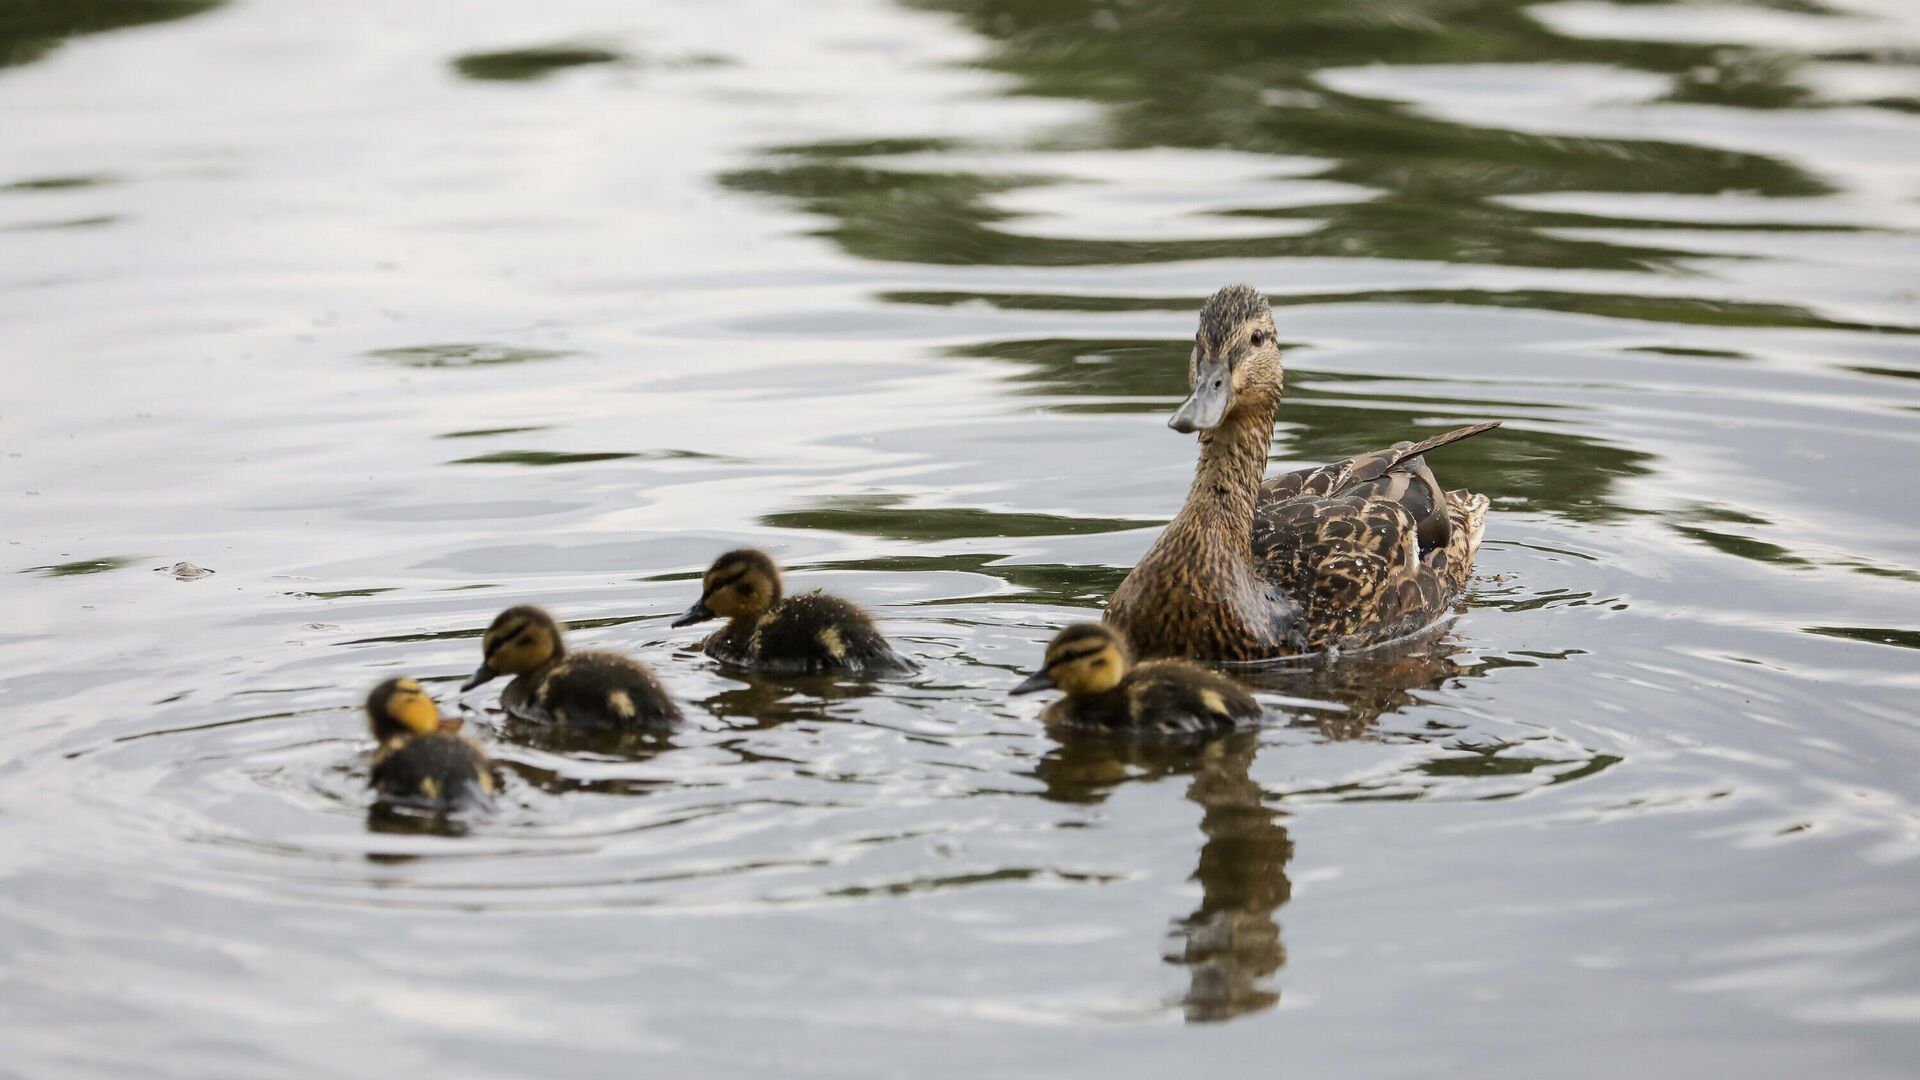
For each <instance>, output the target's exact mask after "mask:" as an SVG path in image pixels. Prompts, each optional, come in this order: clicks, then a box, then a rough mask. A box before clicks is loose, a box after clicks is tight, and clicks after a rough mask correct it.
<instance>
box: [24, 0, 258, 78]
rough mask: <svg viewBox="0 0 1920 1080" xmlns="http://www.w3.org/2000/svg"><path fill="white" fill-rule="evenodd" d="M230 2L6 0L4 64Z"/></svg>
mask: <svg viewBox="0 0 1920 1080" xmlns="http://www.w3.org/2000/svg"><path fill="white" fill-rule="evenodd" d="M224 2H225V0H5V2H4V3H0V68H4V67H12V66H14V65H16V64H30V63H32V62H33V61H35V60H38V59H40V58H41V57H43V56H46V55H47V54H48V53H50V52H52V51H53V50H55V49H57V48H59V47H60V45H61V43H62V42H64V41H66V40H67V39H68V38H75V37H79V36H81V35H82V34H98V33H102V32H104V31H107V30H122V29H125V28H127V27H130V26H142V25H144V24H146V23H156V22H167V21H169V20H171V19H183V18H186V17H187V16H189V15H198V14H200V13H201V12H203V11H210V10H212V9H214V8H216V7H219V6H220V5H221V4H222V3H224Z"/></svg>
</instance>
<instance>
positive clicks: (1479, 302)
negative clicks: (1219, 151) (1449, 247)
mask: <svg viewBox="0 0 1920 1080" xmlns="http://www.w3.org/2000/svg"><path fill="white" fill-rule="evenodd" d="M881 299H883V300H890V301H893V302H894V303H898V304H928V305H933V306H940V307H951V306H954V305H957V304H988V305H991V306H993V307H996V308H1000V309H1002V310H1005V311H1062V310H1064V311H1078V312H1088V313H1094V314H1098V313H1103V312H1116V311H1192V312H1198V311H1199V310H1200V306H1201V305H1202V304H1203V303H1205V302H1206V297H1204V296H1175V297H1132V296H1065V295H1059V294H1053V293H1047V294H1035V293H977V292H932V291H900V292H888V293H883V294H881ZM1267 299H1268V301H1269V302H1270V303H1271V304H1272V305H1273V306H1274V307H1275V308H1276V309H1277V308H1289V307H1308V306H1315V305H1325V304H1444V305H1450V306H1455V307H1491V308H1517V309H1520V310H1525V311H1560V312H1565V313H1567V314H1570V315H1598V316H1601V317H1603V318H1609V319H1633V320H1636V321H1639V322H1656V323H1674V324H1677V325H1681V326H1737V327H1750V328H1753V329H1760V330H1859V331H1866V332H1869V333H1876V334H1916V333H1920V328H1916V327H1912V326H1904V325H1900V324H1895V323H1864V322H1853V321H1849V320H1845V319H1829V318H1826V317H1825V316H1822V315H1819V314H1816V313H1815V312H1812V311H1809V310H1808V309H1806V308H1803V307H1797V306H1795V305H1792V304H1755V303H1746V302H1743V301H1739V300H1718V299H1710V298H1706V297H1694V296H1633V295H1629V294H1625V293H1590V292H1559V291H1555V290H1551V289H1376V290H1372V291H1369V292H1345V293H1283V294H1279V295H1273V296H1269V297H1268V298H1267ZM1682 355H1699V353H1698V352H1695V353H1685V354H1682Z"/></svg>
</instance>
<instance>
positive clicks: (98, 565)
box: [20, 555, 138, 577]
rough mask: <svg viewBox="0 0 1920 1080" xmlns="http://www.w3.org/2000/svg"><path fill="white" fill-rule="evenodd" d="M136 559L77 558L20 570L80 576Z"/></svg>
mask: <svg viewBox="0 0 1920 1080" xmlns="http://www.w3.org/2000/svg"><path fill="white" fill-rule="evenodd" d="M136 561H138V559H137V557H133V556H121V555H115V556H112V557H110V558H105V559H76V560H74V561H73V562H63V563H54V564H53V565H51V566H29V567H27V568H26V569H25V570H22V571H20V572H21V573H23V574H38V575H40V576H41V577H78V576H80V575H83V574H105V573H108V572H109V571H113V570H118V569H120V568H121V567H123V566H128V565H131V564H132V563H134V562H136Z"/></svg>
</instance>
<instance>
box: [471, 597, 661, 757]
mask: <svg viewBox="0 0 1920 1080" xmlns="http://www.w3.org/2000/svg"><path fill="white" fill-rule="evenodd" d="M563 632H564V631H563V628H562V627H561V625H560V624H559V623H558V622H556V621H554V618H553V616H551V615H549V614H547V613H546V612H545V611H542V610H541V609H539V608H537V607H534V606H532V605H530V604H522V605H520V606H519V607H510V608H508V609H507V610H505V611H503V612H501V613H500V615H499V616H498V617H497V618H495V619H494V620H493V625H492V626H489V627H487V633H486V636H485V637H484V638H482V639H481V643H480V647H481V649H482V650H483V655H484V657H485V659H483V660H482V661H481V663H480V669H479V670H478V671H475V672H474V673H473V678H471V679H468V680H467V682H466V685H464V686H462V687H461V688H460V691H461V693H465V692H466V691H468V690H471V689H473V688H474V687H476V686H479V685H481V684H482V683H484V682H486V681H488V680H489V679H492V678H494V677H495V676H498V675H517V676H519V678H517V679H515V680H513V682H511V683H508V684H507V688H506V690H505V691H504V692H502V693H501V695H500V705H501V707H503V708H505V709H506V710H507V712H508V713H509V714H510V715H513V716H517V717H519V718H521V719H523V720H531V721H534V722H535V723H542V724H563V725H572V726H577V727H597V728H614V729H619V730H626V731H637V730H642V729H646V728H658V727H664V726H666V725H669V724H672V723H674V722H676V721H678V720H679V719H680V706H678V705H676V704H674V701H673V699H672V698H671V697H668V696H667V692H666V690H664V689H662V688H661V686H660V683H659V682H658V681H657V680H655V679H654V677H653V672H651V671H648V670H647V667H646V665H645V664H642V663H640V661H638V660H634V659H631V658H629V657H625V656H621V655H620V654H619V653H611V652H578V653H571V652H568V651H567V646H566V642H565V641H564V640H562V637H561V635H562V633H563Z"/></svg>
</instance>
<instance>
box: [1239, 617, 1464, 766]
mask: <svg viewBox="0 0 1920 1080" xmlns="http://www.w3.org/2000/svg"><path fill="white" fill-rule="evenodd" d="M1464 651H1466V650H1465V647H1464V646H1462V645H1460V644H1459V643H1457V642H1455V641H1453V640H1452V639H1450V638H1448V637H1447V636H1446V631H1445V628H1439V629H1435V630H1432V631H1429V632H1427V633H1424V634H1421V635H1418V636H1416V637H1412V638H1408V639H1406V640H1403V641H1397V642H1393V643H1390V644H1387V645H1382V646H1380V647H1378V648H1374V649H1369V650H1367V651H1365V652H1357V653H1348V654H1346V655H1342V656H1337V657H1332V658H1328V657H1313V658H1310V659H1306V660H1295V661H1283V662H1279V663H1275V664H1270V665H1263V666H1251V665H1238V666H1234V667H1230V668H1225V669H1223V670H1225V671H1226V672H1227V673H1228V674H1230V675H1232V676H1233V677H1234V678H1236V679H1238V680H1239V681H1240V682H1241V684H1242V685H1244V686H1246V687H1247V689H1249V690H1253V691H1255V692H1256V693H1258V692H1262V691H1265V692H1268V693H1275V694H1284V695H1286V696H1287V697H1290V698H1296V699H1300V702H1299V707H1298V708H1297V709H1292V708H1290V709H1289V711H1290V712H1295V713H1296V717H1297V718H1296V720H1295V723H1296V724H1298V725H1301V726H1312V727H1315V728H1318V729H1319V731H1320V734H1321V735H1323V736H1325V737H1326V738H1328V739H1334V740H1343V739H1357V738H1361V737H1363V736H1365V735H1368V734H1370V733H1371V732H1372V731H1373V730H1374V727H1375V724H1376V723H1377V722H1378V721H1379V719H1380V718H1381V717H1383V716H1386V715H1388V714H1391V713H1394V712H1398V711H1399V710H1401V709H1404V708H1406V707H1407V706H1409V705H1415V704H1418V703H1419V701H1420V695H1421V693H1422V692H1424V691H1428V690H1437V689H1439V688H1440V687H1441V686H1442V685H1443V684H1445V683H1446V682H1447V681H1448V680H1449V679H1456V678H1475V677H1478V676H1481V675H1485V674H1486V673H1487V671H1488V670H1490V669H1491V668H1493V667H1496V666H1499V665H1497V664H1494V663H1491V662H1489V661H1488V660H1487V659H1486V658H1482V660H1481V662H1480V663H1479V664H1478V665H1476V666H1473V667H1468V666H1465V665H1462V664H1461V663H1460V662H1459V661H1457V660H1455V659H1454V657H1455V656H1458V655H1459V654H1460V653H1462V652H1464ZM1316 705H1318V706H1320V707H1315V706H1316Z"/></svg>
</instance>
